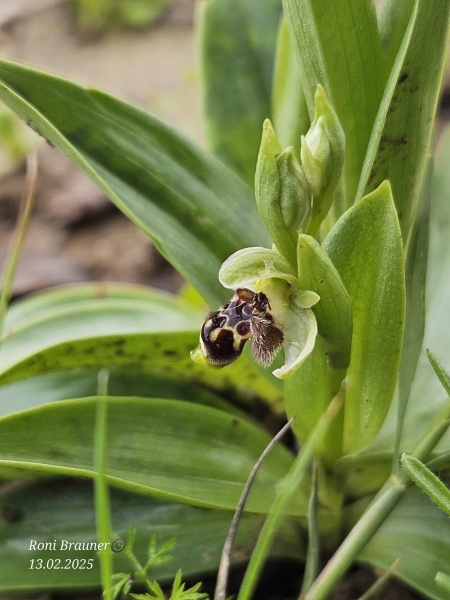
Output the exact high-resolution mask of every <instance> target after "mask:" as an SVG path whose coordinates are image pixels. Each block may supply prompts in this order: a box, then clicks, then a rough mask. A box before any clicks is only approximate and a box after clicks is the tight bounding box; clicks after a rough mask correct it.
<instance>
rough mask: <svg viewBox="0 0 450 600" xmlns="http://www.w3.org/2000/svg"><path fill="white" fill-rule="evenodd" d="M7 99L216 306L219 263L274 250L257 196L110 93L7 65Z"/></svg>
mask: <svg viewBox="0 0 450 600" xmlns="http://www.w3.org/2000/svg"><path fill="white" fill-rule="evenodd" d="M0 83H1V85H0V98H1V99H2V100H3V101H4V102H5V104H7V105H8V106H9V107H10V108H12V109H13V110H14V111H15V112H16V113H17V114H18V115H19V116H20V117H21V118H23V119H25V120H26V121H27V122H28V123H29V124H30V125H31V126H32V127H33V128H34V129H36V130H37V131H39V133H41V134H42V135H43V136H44V137H46V138H47V139H48V140H49V142H50V143H51V144H53V145H54V146H57V147H59V148H61V149H62V150H63V151H64V152H65V153H66V154H67V155H68V156H69V158H71V159H72V160H73V161H74V162H75V163H76V164H77V165H78V166H79V167H80V168H81V169H82V170H84V171H85V172H86V173H87V174H88V175H89V176H90V177H91V178H92V179H93V180H94V181H95V182H96V183H97V184H98V185H99V186H100V187H101V188H102V189H103V191H104V192H105V194H106V195H107V196H108V197H109V198H110V199H111V200H112V201H113V202H114V203H115V204H117V206H118V207H119V208H120V209H121V210H122V211H123V212H124V213H125V214H126V215H127V216H128V217H129V218H130V219H132V220H133V221H134V222H135V223H136V224H137V225H138V226H139V227H141V228H142V229H143V230H144V231H145V232H146V233H148V235H150V236H151V237H152V239H153V240H154V242H155V244H156V246H157V247H158V249H159V250H160V251H161V252H162V253H163V254H164V256H165V257H166V258H167V259H168V260H169V261H170V262H171V263H172V264H173V265H174V266H175V267H176V268H177V269H178V270H179V271H180V272H181V273H182V274H183V275H184V276H185V277H186V278H187V279H188V280H190V281H191V283H193V284H194V286H195V287H196V288H197V289H198V290H199V291H200V292H201V293H202V295H203V296H204V297H205V299H206V300H207V301H208V302H209V303H210V304H211V306H215V305H216V304H220V302H221V301H222V300H224V292H223V290H222V289H221V287H220V284H219V282H218V281H217V272H218V270H219V267H220V265H221V263H222V261H223V260H224V259H225V258H226V257H227V256H229V255H230V254H232V253H233V252H234V251H235V250H238V249H239V248H242V247H244V246H252V245H258V244H266V243H268V240H267V235H266V233H265V231H264V228H263V226H262V223H261V220H260V218H259V216H258V214H257V210H256V206H255V203H254V199H253V194H252V192H251V190H250V188H249V187H247V186H246V185H245V184H244V183H243V182H242V180H241V179H240V178H239V177H238V176H236V174H234V173H233V172H232V171H231V170H229V169H227V168H226V167H225V166H224V165H222V164H221V163H220V162H219V161H217V160H216V159H215V158H214V157H212V156H211V155H209V154H208V153H206V152H205V151H203V150H201V149H199V148H198V147H196V146H195V145H194V144H193V143H192V142H190V141H189V140H187V139H186V138H184V137H183V136H181V135H180V134H178V133H177V132H176V131H175V130H173V129H172V128H170V127H169V126H168V125H165V124H164V123H162V122H161V121H159V120H158V119H156V118H155V117H153V116H151V115H149V114H147V113H145V112H144V111H141V110H138V109H136V108H134V107H133V106H131V105H129V104H127V103H125V102H122V101H120V100H118V99H116V98H113V97H112V96H109V95H108V94H105V93H103V92H100V91H98V90H94V89H87V88H82V87H80V86H78V85H76V84H73V83H71V82H69V81H66V80H64V79H60V78H58V77H54V76H52V75H48V74H46V73H42V72H39V71H36V70H33V69H29V68H27V67H23V66H20V65H17V64H14V63H10V62H7V61H0Z"/></svg>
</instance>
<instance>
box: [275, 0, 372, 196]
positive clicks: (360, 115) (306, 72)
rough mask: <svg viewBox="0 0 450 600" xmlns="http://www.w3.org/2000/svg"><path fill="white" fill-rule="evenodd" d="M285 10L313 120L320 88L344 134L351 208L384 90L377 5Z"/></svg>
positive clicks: (321, 3)
mask: <svg viewBox="0 0 450 600" xmlns="http://www.w3.org/2000/svg"><path fill="white" fill-rule="evenodd" d="M283 7H284V13H285V17H286V20H287V23H288V25H289V29H290V33H291V39H292V43H293V45H294V48H295V50H296V53H297V59H298V61H299V65H300V71H301V78H302V86H303V90H304V93H305V98H306V103H307V105H308V109H309V114H310V116H311V118H312V117H313V113H314V94H315V92H316V88H317V84H318V83H320V84H321V85H322V86H323V87H324V89H325V92H326V94H327V97H328V99H329V101H330V103H331V104H332V106H333V107H334V109H335V111H336V113H337V116H338V119H339V121H340V123H341V125H342V128H343V129H344V133H345V142H346V155H345V163H344V179H345V189H346V201H347V206H350V205H351V204H352V203H353V199H354V196H355V192H356V187H357V184H358V179H359V175H360V172H361V166H362V164H363V161H364V156H365V154H366V149H367V144H368V142H369V137H370V133H371V130H372V125H373V121H374V119H375V116H376V114H377V111H378V106H379V103H380V99H381V95H382V91H383V84H384V82H383V81H382V73H381V60H380V47H379V36H378V27H377V19H376V14H375V8H374V5H373V2H372V1H371V0H363V1H362V0H337V1H334V2H329V1H328V0H284V1H283ZM337 48H338V51H337V50H336V49H337Z"/></svg>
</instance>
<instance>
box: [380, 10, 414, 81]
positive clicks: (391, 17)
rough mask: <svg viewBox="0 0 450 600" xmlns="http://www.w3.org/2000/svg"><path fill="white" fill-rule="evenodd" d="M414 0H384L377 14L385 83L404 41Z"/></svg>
mask: <svg viewBox="0 0 450 600" xmlns="http://www.w3.org/2000/svg"><path fill="white" fill-rule="evenodd" d="M414 4H417V2H416V0H403V2H398V0H386V1H385V2H384V3H383V6H382V7H381V10H380V11H379V12H378V15H377V16H378V28H379V30H380V46H381V61H382V65H383V74H384V80H385V81H387V79H388V78H389V74H390V73H391V71H392V67H393V65H394V62H395V60H396V58H397V56H398V52H399V50H400V46H401V45H402V42H403V40H404V36H405V32H406V29H407V28H408V22H409V21H410V17H411V13H412V10H413V7H414Z"/></svg>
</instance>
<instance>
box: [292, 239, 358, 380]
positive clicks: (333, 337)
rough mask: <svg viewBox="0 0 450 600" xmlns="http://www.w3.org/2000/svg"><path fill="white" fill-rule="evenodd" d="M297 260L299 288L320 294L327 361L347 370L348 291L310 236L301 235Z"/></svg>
mask: <svg viewBox="0 0 450 600" xmlns="http://www.w3.org/2000/svg"><path fill="white" fill-rule="evenodd" d="M297 261H298V281H299V288H300V289H304V290H311V291H314V292H316V293H317V294H318V295H319V296H320V302H318V303H317V304H316V305H315V306H314V309H313V310H314V314H315V315H316V319H317V326H318V329H319V333H320V335H321V336H322V338H323V340H324V344H325V354H326V356H327V359H328V364H329V365H330V366H331V367H333V368H337V369H345V368H346V367H348V365H349V363H350V350H351V345H352V327H353V324H352V307H351V302H350V297H349V295H348V293H347V290H346V289H345V286H344V284H343V282H342V279H341V277H340V275H339V273H338V272H337V270H336V268H335V267H334V265H333V263H332V262H331V260H330V258H329V256H328V254H327V253H326V252H325V250H323V248H322V247H321V246H320V244H319V243H318V242H317V241H316V240H315V239H314V238H313V237H311V236H310V235H306V234H300V235H299V237H298V245H297Z"/></svg>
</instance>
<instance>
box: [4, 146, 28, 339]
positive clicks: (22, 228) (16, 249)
mask: <svg viewBox="0 0 450 600" xmlns="http://www.w3.org/2000/svg"><path fill="white" fill-rule="evenodd" d="M36 183H37V156H36V153H34V152H33V153H32V154H30V155H29V157H28V159H27V176H26V187H25V194H24V197H23V200H22V205H21V208H20V211H19V218H18V221H17V226H16V229H15V231H14V236H13V238H12V240H11V246H10V251H9V253H8V257H7V259H6V261H5V267H4V270H3V273H2V278H1V281H0V289H1V295H0V335H1V334H2V332H3V322H4V320H5V316H6V313H7V312H8V305H9V301H10V299H11V294H12V288H13V284H14V277H15V275H16V270H17V263H18V262H19V257H20V252H21V250H22V246H23V243H24V241H25V235H26V233H27V231H28V225H29V223H30V219H31V212H32V210H33V204H34V198H35V195H36V194H35V193H36Z"/></svg>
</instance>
